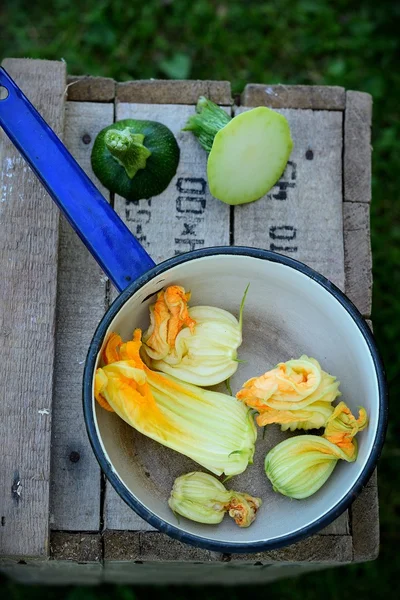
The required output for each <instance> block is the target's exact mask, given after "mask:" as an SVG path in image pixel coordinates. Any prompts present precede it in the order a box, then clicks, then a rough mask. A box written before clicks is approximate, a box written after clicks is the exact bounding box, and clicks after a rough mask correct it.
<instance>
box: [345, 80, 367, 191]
mask: <svg viewBox="0 0 400 600" xmlns="http://www.w3.org/2000/svg"><path fill="white" fill-rule="evenodd" d="M371 121H372V96H371V95H370V94H366V93H365V92H352V91H348V92H346V110H345V120H344V199H345V200H347V201H348V202H370V200H371Z"/></svg>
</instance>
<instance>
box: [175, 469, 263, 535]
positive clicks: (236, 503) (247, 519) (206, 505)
mask: <svg viewBox="0 0 400 600" xmlns="http://www.w3.org/2000/svg"><path fill="white" fill-rule="evenodd" d="M168 504H169V506H170V508H171V509H172V510H173V511H174V512H175V513H178V514H179V515H182V516H183V517H186V518H187V519H190V520H191V521H196V522H197V523H206V524H208V525H214V524H217V523H221V521H222V519H223V518H224V515H225V513H226V512H228V514H229V516H230V517H232V518H233V519H234V521H235V523H236V524H237V525H239V527H248V526H249V525H251V523H252V522H253V521H254V519H255V518H256V513H257V510H258V509H259V508H260V506H261V499H260V498H253V497H252V496H250V495H249V494H241V493H240V492H234V491H230V490H227V489H226V488H225V487H224V485H223V484H222V483H221V482H220V481H218V479H216V478H215V477H213V476H212V475H209V474H207V473H200V472H193V473H187V474H186V475H181V476H180V477H178V478H177V479H175V482H174V486H173V488H172V491H171V496H170V498H169V500H168Z"/></svg>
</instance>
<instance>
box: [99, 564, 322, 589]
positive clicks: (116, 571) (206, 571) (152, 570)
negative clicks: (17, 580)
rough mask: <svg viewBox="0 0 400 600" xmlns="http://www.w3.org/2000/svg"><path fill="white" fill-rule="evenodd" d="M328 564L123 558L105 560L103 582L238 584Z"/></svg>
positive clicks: (282, 576)
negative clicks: (138, 560) (182, 561)
mask: <svg viewBox="0 0 400 600" xmlns="http://www.w3.org/2000/svg"><path fill="white" fill-rule="evenodd" d="M326 567H327V565H326V564H325V563H323V564H319V565H318V564H316V563H309V564H275V565H263V564H262V563H260V562H254V563H252V564H247V563H245V564H241V563H239V564H236V563H235V564H231V563H229V562H221V563H195V562H193V563H181V562H174V563H167V562H159V561H158V562H148V563H129V562H122V561H113V562H106V563H105V566H104V581H105V582H106V583H118V584H119V585H121V584H130V585H134V584H135V585H146V584H147V585H148V584H149V582H151V585H157V586H159V585H190V586H195V585H196V586H197V585H201V586H205V585H207V586H209V585H218V586H221V585H223V586H237V585H243V584H249V585H255V584H265V583H268V582H270V581H277V580H279V579H287V578H288V577H296V576H297V575H304V574H305V573H310V572H311V571H319V570H320V569H325V568H326Z"/></svg>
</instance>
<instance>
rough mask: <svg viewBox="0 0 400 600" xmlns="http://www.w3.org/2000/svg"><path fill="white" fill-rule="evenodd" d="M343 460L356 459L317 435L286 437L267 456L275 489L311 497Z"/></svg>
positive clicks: (266, 466)
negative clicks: (286, 438)
mask: <svg viewBox="0 0 400 600" xmlns="http://www.w3.org/2000/svg"><path fill="white" fill-rule="evenodd" d="M339 459H342V460H345V461H347V462H353V461H354V460H355V459H356V456H355V455H354V456H353V457H351V458H350V457H349V456H348V455H347V454H346V453H345V452H344V451H343V450H342V449H341V448H339V447H338V446H336V445H335V444H333V443H332V442H330V441H329V440H327V439H325V438H323V437H319V436H317V435H299V436H297V437H293V438H289V439H288V440H284V441H283V442H281V443H280V444H278V445H277V446H275V447H274V448H272V450H270V451H269V452H268V454H267V456H266V457H265V473H266V475H267V477H268V479H269V480H270V481H271V483H272V487H273V489H274V491H275V492H279V493H280V494H283V495H284V496H289V498H296V499H298V500H301V499H302V498H308V497H309V496H311V495H312V494H315V492H317V491H318V490H319V489H320V488H321V487H322V486H323V484H324V483H325V482H326V480H327V479H328V477H329V476H330V475H331V473H332V471H333V470H334V468H335V466H336V463H337V461H338V460H339Z"/></svg>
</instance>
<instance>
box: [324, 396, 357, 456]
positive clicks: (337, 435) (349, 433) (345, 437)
mask: <svg viewBox="0 0 400 600" xmlns="http://www.w3.org/2000/svg"><path fill="white" fill-rule="evenodd" d="M367 424H368V417H367V412H366V410H365V408H362V407H360V408H359V413H358V419H356V418H355V417H354V415H353V414H352V413H351V411H350V409H349V408H348V406H347V405H346V404H345V403H344V402H339V404H338V405H337V406H336V408H335V410H334V411H333V413H332V415H331V416H330V417H329V419H328V421H327V424H326V427H325V432H324V438H326V439H327V440H329V441H330V442H332V443H333V444H336V446H338V447H339V448H341V449H342V450H343V452H345V453H346V454H347V456H349V458H353V456H355V455H356V454H357V446H356V444H355V440H353V438H354V436H355V435H356V434H357V433H358V432H359V431H362V430H363V429H365V428H366V426H367Z"/></svg>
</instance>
